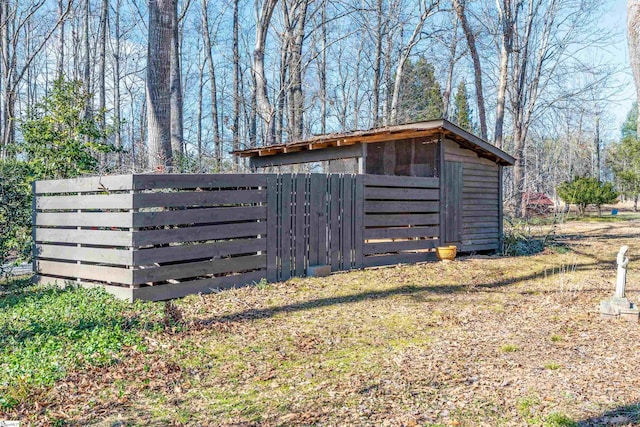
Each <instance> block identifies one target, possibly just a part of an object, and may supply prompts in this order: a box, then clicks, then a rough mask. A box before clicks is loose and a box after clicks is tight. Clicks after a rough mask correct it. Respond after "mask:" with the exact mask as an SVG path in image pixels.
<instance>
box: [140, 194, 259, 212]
mask: <svg viewBox="0 0 640 427" xmlns="http://www.w3.org/2000/svg"><path fill="white" fill-rule="evenodd" d="M266 201H267V192H266V191H265V190H221V191H185V192H175V193H161V192H157V193H139V194H134V196H133V207H134V209H136V208H151V207H184V206H210V205H233V204H240V203H264V202H266Z"/></svg>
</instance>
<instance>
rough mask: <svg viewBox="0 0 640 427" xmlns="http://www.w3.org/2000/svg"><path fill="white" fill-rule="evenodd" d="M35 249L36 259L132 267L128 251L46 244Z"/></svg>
mask: <svg viewBox="0 0 640 427" xmlns="http://www.w3.org/2000/svg"><path fill="white" fill-rule="evenodd" d="M35 248H36V253H35V256H36V257H38V258H50V259H58V260H68V261H85V262H96V263H104V264H120V265H133V252H132V251H130V250H123V249H112V248H87V247H78V246H60V245H47V244H36V245H35Z"/></svg>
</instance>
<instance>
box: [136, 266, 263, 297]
mask: <svg viewBox="0 0 640 427" xmlns="http://www.w3.org/2000/svg"><path fill="white" fill-rule="evenodd" d="M263 277H265V271H264V270H257V271H250V272H247V273H242V274H234V275H229V276H222V277H213V278H209V279H199V280H190V281H187V282H182V283H176V284H168V285H156V286H145V287H141V288H137V289H132V290H131V291H132V294H133V295H132V298H133V299H134V300H144V301H163V300H168V299H172V298H182V297H184V296H187V295H193V294H197V293H202V294H208V293H212V292H215V291H218V290H223V289H230V288H234V287H242V286H251V285H254V284H256V283H258V282H259V281H260V279H262V278H263Z"/></svg>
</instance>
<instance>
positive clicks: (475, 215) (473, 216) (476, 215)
mask: <svg viewBox="0 0 640 427" xmlns="http://www.w3.org/2000/svg"><path fill="white" fill-rule="evenodd" d="M462 217H463V218H464V222H465V223H473V222H474V221H484V222H487V221H498V214H497V213H496V214H492V213H490V212H489V213H487V212H482V211H481V212H474V211H466V212H464V214H463V215H462Z"/></svg>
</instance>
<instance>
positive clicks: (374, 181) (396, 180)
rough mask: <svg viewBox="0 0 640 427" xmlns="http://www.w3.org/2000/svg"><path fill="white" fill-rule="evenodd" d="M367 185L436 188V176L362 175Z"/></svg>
mask: <svg viewBox="0 0 640 427" xmlns="http://www.w3.org/2000/svg"><path fill="white" fill-rule="evenodd" d="M362 177H363V181H364V185H365V186H367V187H414V188H438V185H439V184H438V178H423V177H415V176H390V175H363V176H362Z"/></svg>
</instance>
